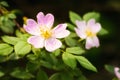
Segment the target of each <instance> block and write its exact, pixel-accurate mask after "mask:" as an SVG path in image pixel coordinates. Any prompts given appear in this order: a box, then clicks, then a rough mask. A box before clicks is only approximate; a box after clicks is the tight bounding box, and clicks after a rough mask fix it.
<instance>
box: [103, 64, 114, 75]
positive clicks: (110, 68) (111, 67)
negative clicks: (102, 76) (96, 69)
mask: <svg viewBox="0 0 120 80" xmlns="http://www.w3.org/2000/svg"><path fill="white" fill-rule="evenodd" d="M105 69H106V70H107V71H108V72H110V73H112V74H114V66H111V65H105Z"/></svg>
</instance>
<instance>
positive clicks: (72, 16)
mask: <svg viewBox="0 0 120 80" xmlns="http://www.w3.org/2000/svg"><path fill="white" fill-rule="evenodd" d="M69 18H70V20H71V22H72V23H73V24H76V23H75V22H76V20H82V18H81V17H80V16H79V14H77V13H75V12H73V11H70V12H69Z"/></svg>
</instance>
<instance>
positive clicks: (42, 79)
mask: <svg viewBox="0 0 120 80" xmlns="http://www.w3.org/2000/svg"><path fill="white" fill-rule="evenodd" d="M36 80H48V76H47V74H46V73H45V72H44V71H42V70H39V71H38V73H37V79H36Z"/></svg>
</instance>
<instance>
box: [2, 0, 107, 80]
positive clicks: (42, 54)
mask: <svg viewBox="0 0 120 80" xmlns="http://www.w3.org/2000/svg"><path fill="white" fill-rule="evenodd" d="M5 7H8V4H7V3H6V2H4V1H3V2H0V8H1V10H0V29H1V31H2V32H3V34H4V33H5V34H6V33H8V34H10V35H11V36H8V35H4V36H1V40H0V63H1V64H6V63H9V64H7V66H11V64H12V63H14V62H15V64H12V68H11V67H5V69H6V70H2V71H0V78H1V77H4V76H5V77H6V76H8V75H9V77H10V78H11V79H12V78H15V79H20V80H87V78H86V77H85V76H84V75H83V74H82V71H80V68H79V67H78V66H77V63H79V64H80V65H81V66H83V67H84V68H86V69H88V70H92V71H95V72H97V69H96V68H95V67H94V66H93V65H92V63H90V61H89V60H88V59H87V58H85V57H84V55H83V54H84V53H85V52H86V51H85V49H84V47H83V46H82V45H83V44H82V43H80V40H79V37H78V36H77V35H76V33H75V31H74V28H75V23H76V20H79V21H81V20H86V21H88V20H89V19H91V18H95V19H96V20H99V17H100V14H99V13H96V12H89V13H86V14H85V15H84V16H83V19H82V18H81V16H80V15H79V14H77V13H75V12H72V11H70V12H69V18H70V21H71V22H72V23H67V24H68V29H69V30H70V31H71V33H70V35H69V36H68V37H66V38H65V39H61V42H62V43H63V45H62V47H61V48H59V49H57V50H55V51H54V52H48V51H46V50H45V48H39V49H36V48H34V47H33V46H32V45H30V44H29V43H28V42H27V39H28V38H29V37H30V36H31V35H29V34H27V33H26V32H25V31H24V29H23V28H22V27H20V26H18V25H19V24H18V23H17V22H16V20H15V19H16V18H17V16H16V13H19V11H18V10H12V11H8V10H7V9H6V8H5ZM15 26H18V27H20V28H19V29H16V31H15V29H14V28H15ZM16 28H17V27H16ZM11 33H13V34H11ZM107 33H108V32H107V30H105V29H104V28H103V29H102V30H101V31H100V33H99V34H100V35H104V34H107ZM16 67H17V68H16ZM0 68H1V67H0ZM2 68H4V67H3V66H2ZM7 69H8V70H7ZM107 69H108V70H109V68H108V66H107ZM3 79H4V78H3ZM11 79H10V80H11Z"/></svg>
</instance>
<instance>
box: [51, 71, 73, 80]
mask: <svg viewBox="0 0 120 80" xmlns="http://www.w3.org/2000/svg"><path fill="white" fill-rule="evenodd" d="M49 80H73V79H72V77H71V76H70V75H69V74H68V73H65V72H64V71H63V72H60V73H55V74H53V75H52V76H51V77H50V78H49Z"/></svg>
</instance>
